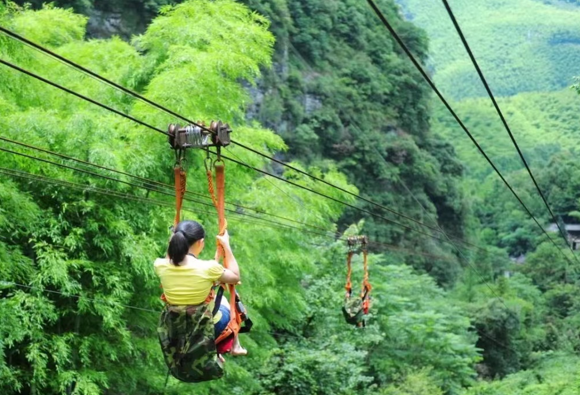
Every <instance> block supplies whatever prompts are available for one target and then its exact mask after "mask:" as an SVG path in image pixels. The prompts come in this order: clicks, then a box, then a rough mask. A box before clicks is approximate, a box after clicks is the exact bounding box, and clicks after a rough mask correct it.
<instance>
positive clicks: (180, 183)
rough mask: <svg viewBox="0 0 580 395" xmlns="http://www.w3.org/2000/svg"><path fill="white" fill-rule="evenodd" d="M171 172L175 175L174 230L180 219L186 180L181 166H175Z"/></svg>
mask: <svg viewBox="0 0 580 395" xmlns="http://www.w3.org/2000/svg"><path fill="white" fill-rule="evenodd" d="M173 171H174V173H175V220H174V221H173V228H174V229H175V228H176V227H177V224H178V223H179V220H180V219H181V206H182V205H183V197H184V196H185V185H186V182H187V179H186V175H185V170H183V167H182V166H181V165H178V166H175V168H174V169H173Z"/></svg>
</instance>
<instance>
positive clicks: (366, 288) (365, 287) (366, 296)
mask: <svg viewBox="0 0 580 395" xmlns="http://www.w3.org/2000/svg"><path fill="white" fill-rule="evenodd" d="M367 254H368V253H367V249H366V246H365V247H364V249H363V262H364V263H363V265H364V278H363V284H362V291H361V298H362V300H363V311H364V313H365V314H368V313H369V308H370V307H371V298H370V293H371V290H372V289H373V287H372V286H371V283H370V282H369V266H368V259H367Z"/></svg>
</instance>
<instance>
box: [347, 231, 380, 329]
mask: <svg viewBox="0 0 580 395" xmlns="http://www.w3.org/2000/svg"><path fill="white" fill-rule="evenodd" d="M367 245H368V238H367V237H366V236H353V237H348V238H347V246H348V251H347V255H346V268H347V270H346V285H345V287H344V288H345V289H346V295H345V298H344V305H343V307H342V313H343V315H344V318H345V320H346V322H347V323H349V324H352V325H356V326H358V327H364V326H365V325H366V322H365V318H366V316H367V315H368V313H369V309H370V306H371V297H370V293H371V290H372V289H373V287H372V286H371V283H370V282H369V270H368V251H367ZM359 247H360V251H361V252H362V255H363V271H364V275H363V281H362V289H361V294H360V297H354V298H353V297H352V283H351V275H352V257H353V255H354V254H355V253H356V252H357V249H358V248H359Z"/></svg>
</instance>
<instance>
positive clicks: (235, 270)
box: [216, 231, 240, 284]
mask: <svg viewBox="0 0 580 395" xmlns="http://www.w3.org/2000/svg"><path fill="white" fill-rule="evenodd" d="M217 239H218V241H219V243H220V245H221V246H222V248H223V250H224V254H225V256H224V263H227V266H228V268H227V269H224V273H223V274H222V276H221V277H220V278H219V281H220V282H222V283H224V284H237V283H239V282H240V267H239V266H238V261H236V257H235V256H234V253H233V252H232V247H231V246H230V236H229V234H228V232H227V231H226V232H225V233H224V235H223V236H218V237H217ZM216 255H218V254H216Z"/></svg>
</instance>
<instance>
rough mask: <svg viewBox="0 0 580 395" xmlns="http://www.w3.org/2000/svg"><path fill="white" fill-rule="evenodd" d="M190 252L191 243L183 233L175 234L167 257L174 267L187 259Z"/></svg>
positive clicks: (170, 241) (170, 242)
mask: <svg viewBox="0 0 580 395" xmlns="http://www.w3.org/2000/svg"><path fill="white" fill-rule="evenodd" d="M188 251H189V243H188V242H187V239H186V238H185V235H184V234H183V233H182V232H175V233H174V234H173V237H172V238H171V240H169V247H168V248H167V255H169V259H171V262H173V264H174V265H177V264H178V263H179V262H181V261H183V260H184V259H185V256H186V255H187V252H188Z"/></svg>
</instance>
